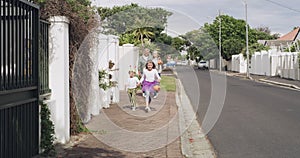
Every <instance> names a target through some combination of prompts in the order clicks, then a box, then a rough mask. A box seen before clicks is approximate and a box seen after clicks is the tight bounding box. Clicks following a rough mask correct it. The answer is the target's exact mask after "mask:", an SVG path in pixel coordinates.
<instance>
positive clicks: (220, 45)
mask: <svg viewBox="0 0 300 158" xmlns="http://www.w3.org/2000/svg"><path fill="white" fill-rule="evenodd" d="M221 31H222V28H221V10H220V9H219V61H220V64H219V71H220V72H221V71H222V56H221V50H222V43H221V42H222V39H221V38H222V37H221V35H222V34H221V33H222V32H221Z"/></svg>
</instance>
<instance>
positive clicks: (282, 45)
mask: <svg viewBox="0 0 300 158" xmlns="http://www.w3.org/2000/svg"><path fill="white" fill-rule="evenodd" d="M299 32H300V27H297V28H295V29H294V30H293V31H291V32H289V33H287V34H285V35H283V36H282V37H280V38H278V39H276V40H259V41H258V43H261V44H263V45H265V46H269V47H271V49H276V50H281V51H284V50H285V49H287V48H289V47H290V46H292V45H293V44H295V43H296V41H297V40H300V36H299ZM298 48H299V46H298Z"/></svg>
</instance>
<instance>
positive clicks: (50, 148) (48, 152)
mask: <svg viewBox="0 0 300 158" xmlns="http://www.w3.org/2000/svg"><path fill="white" fill-rule="evenodd" d="M40 115H41V144H40V147H41V148H42V149H43V155H44V156H54V155H55V149H54V144H53V143H54V139H55V137H54V124H53V122H52V121H51V120H50V110H49V109H48V106H47V104H41V113H40Z"/></svg>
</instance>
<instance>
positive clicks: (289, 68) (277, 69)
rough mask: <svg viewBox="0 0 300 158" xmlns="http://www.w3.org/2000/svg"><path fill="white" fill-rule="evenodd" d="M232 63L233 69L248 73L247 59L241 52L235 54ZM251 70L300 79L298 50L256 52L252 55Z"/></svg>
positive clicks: (257, 72) (251, 71) (268, 74)
mask: <svg viewBox="0 0 300 158" xmlns="http://www.w3.org/2000/svg"><path fill="white" fill-rule="evenodd" d="M231 64H232V67H231V69H230V70H231V71H236V72H239V73H246V68H247V60H245V59H244V57H243V56H242V55H241V54H239V55H233V56H232V61H231ZM249 71H250V73H251V74H256V75H265V76H277V75H278V76H281V77H283V78H288V79H294V80H300V77H299V74H300V73H299V64H298V52H277V51H274V50H270V51H262V52H255V53H254V54H253V55H252V57H251V62H250V67H249Z"/></svg>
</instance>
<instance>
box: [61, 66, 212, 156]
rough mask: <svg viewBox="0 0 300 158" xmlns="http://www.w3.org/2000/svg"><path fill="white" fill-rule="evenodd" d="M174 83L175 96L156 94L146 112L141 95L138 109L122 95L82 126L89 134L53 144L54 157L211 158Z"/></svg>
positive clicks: (163, 93) (192, 112) (180, 92)
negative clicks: (64, 143)
mask: <svg viewBox="0 0 300 158" xmlns="http://www.w3.org/2000/svg"><path fill="white" fill-rule="evenodd" d="M175 74H176V73H175ZM164 75H168V76H170V75H174V74H173V72H167V73H166V74H164ZM174 77H175V76H174ZM176 84H177V91H176V92H166V91H164V90H161V91H160V92H159V95H158V97H157V99H153V100H152V103H151V104H150V105H151V110H152V111H151V112H148V113H147V112H146V111H145V110H144V109H145V101H144V97H142V93H141V91H138V94H137V104H138V105H139V107H138V109H137V110H136V111H132V110H131V109H130V104H129V99H128V96H127V94H126V92H125V91H121V92H120V103H118V104H112V105H111V106H110V108H109V109H102V110H101V113H100V115H98V116H94V117H93V118H92V120H91V121H90V122H89V123H88V124H87V125H86V127H87V128H88V129H89V131H90V133H82V134H80V135H78V136H72V137H71V141H70V142H69V143H68V144H66V145H63V146H59V145H57V146H56V149H57V152H58V155H57V157H110V158H125V157H128V158H143V157H148V158H149V157H159V158H180V157H195V158H198V157H199V158H202V157H203V158H210V157H212V158H213V157H215V154H214V151H213V148H212V146H211V144H210V143H209V141H208V139H207V138H206V136H205V135H203V134H202V132H201V128H200V126H199V124H198V122H197V120H196V117H195V116H196V115H195V112H194V110H193V108H192V105H191V104H190V101H189V99H188V97H187V95H186V94H185V91H184V88H183V87H182V84H181V82H180V81H179V80H178V79H176Z"/></svg>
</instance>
